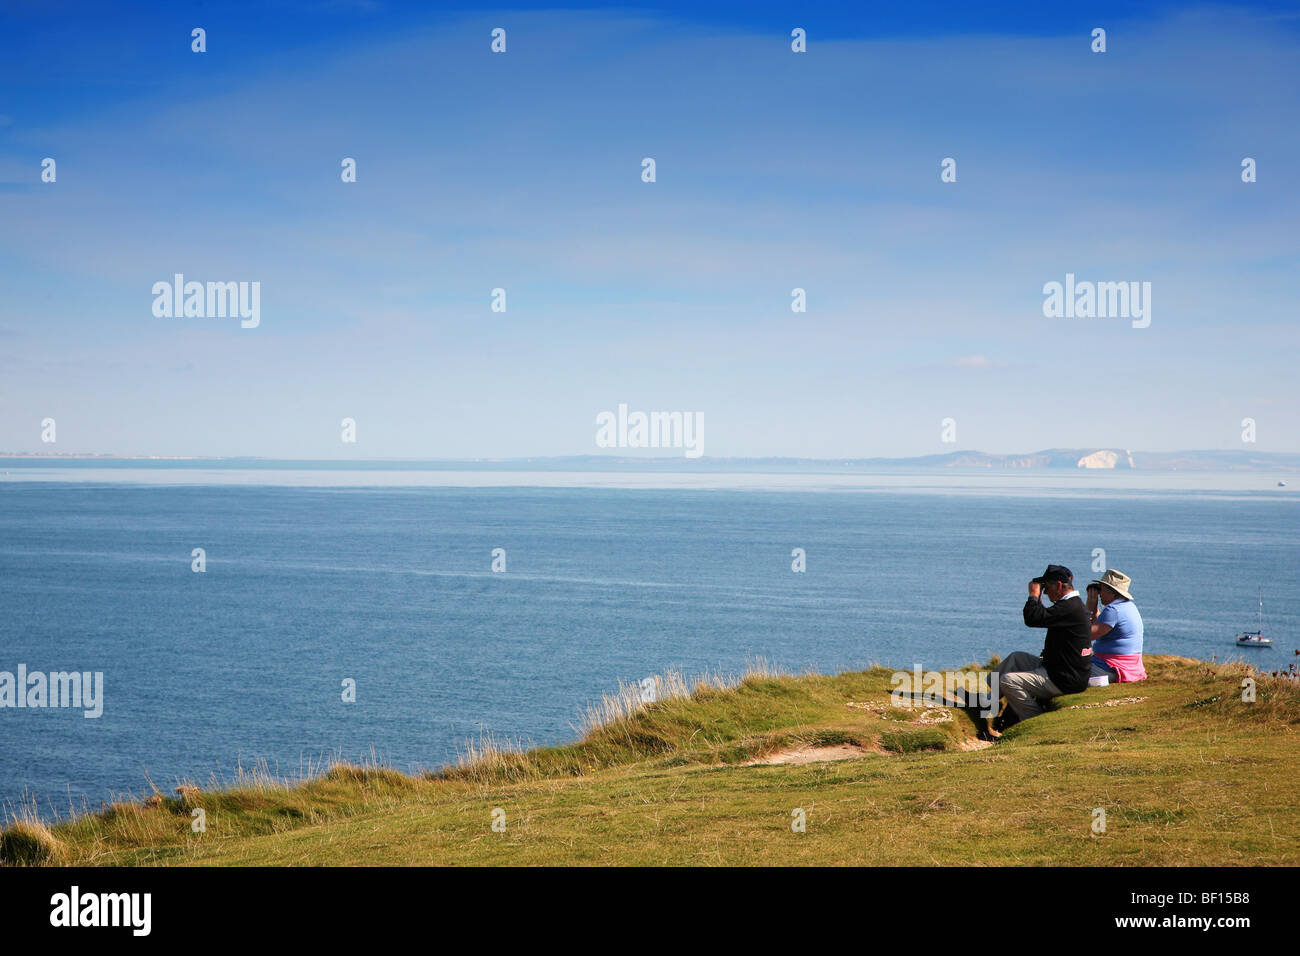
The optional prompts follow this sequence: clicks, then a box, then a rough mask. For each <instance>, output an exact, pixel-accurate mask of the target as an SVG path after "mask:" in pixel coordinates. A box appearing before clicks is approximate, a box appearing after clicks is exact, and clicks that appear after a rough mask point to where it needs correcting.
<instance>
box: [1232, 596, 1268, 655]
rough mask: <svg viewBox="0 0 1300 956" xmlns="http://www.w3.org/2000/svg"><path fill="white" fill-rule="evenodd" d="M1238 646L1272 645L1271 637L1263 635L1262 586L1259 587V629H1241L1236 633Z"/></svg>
mask: <svg viewBox="0 0 1300 956" xmlns="http://www.w3.org/2000/svg"><path fill="white" fill-rule="evenodd" d="M1237 646H1238V647H1272V646H1273V639H1272V638H1269V637H1265V636H1264V588H1263V587H1262V586H1261V587H1260V589H1259V630H1257V631H1242V632H1241V633H1240V634H1238V635H1237Z"/></svg>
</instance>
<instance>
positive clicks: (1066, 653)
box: [993, 564, 1092, 733]
mask: <svg viewBox="0 0 1300 956" xmlns="http://www.w3.org/2000/svg"><path fill="white" fill-rule="evenodd" d="M1044 592H1045V593H1046V594H1047V596H1048V598H1049V599H1050V600H1051V602H1052V605H1051V607H1043V602H1042V600H1041V597H1040V595H1041V594H1042V593H1044ZM1024 617H1025V626H1026V627H1045V628H1047V639H1046V641H1045V642H1044V644H1043V650H1042V652H1041V653H1039V654H1031V653H1029V652H1028V651H1016V652H1015V653H1013V654H1010V655H1008V656H1007V659H1006V660H1004V661H1003V662H1002V663H1001V664H999V665H998V674H999V678H998V682H999V688H1000V690H1001V692H1002V694H1003V696H1005V697H1006V699H1007V707H1006V710H1005V711H1003V712H1002V713H1001V714H999V715H998V716H997V717H996V718H995V719H994V721H993V729H994V730H996V731H998V732H999V733H1001V732H1002V731H1003V730H1005V729H1007V728H1008V727H1010V726H1011V725H1012V724H1015V723H1019V722H1020V721H1022V720H1028V719H1029V718H1030V717H1037V716H1038V715H1039V714H1041V713H1042V712H1043V702H1044V701H1047V700H1051V699H1052V698H1053V697H1060V696H1061V695H1063V694H1077V693H1079V692H1080V691H1082V690H1085V689H1087V687H1088V677H1089V674H1090V672H1091V669H1092V616H1091V615H1090V614H1089V613H1088V609H1087V608H1086V607H1085V606H1084V604H1083V601H1082V600H1081V599H1080V597H1079V592H1078V591H1076V590H1075V589H1074V575H1073V574H1071V573H1070V569H1069V568H1067V567H1063V566H1061V565H1059V564H1049V565H1048V566H1047V570H1046V571H1044V572H1043V574H1042V576H1041V577H1037V578H1034V579H1033V580H1032V581H1030V582H1029V599H1028V600H1027V601H1025V608H1024Z"/></svg>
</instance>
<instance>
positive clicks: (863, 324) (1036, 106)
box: [0, 2, 1300, 457]
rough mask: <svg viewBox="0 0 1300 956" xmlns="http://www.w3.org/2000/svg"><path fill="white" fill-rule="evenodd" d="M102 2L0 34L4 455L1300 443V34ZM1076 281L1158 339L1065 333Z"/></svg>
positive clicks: (1023, 8) (1133, 11) (941, 9)
mask: <svg viewBox="0 0 1300 956" xmlns="http://www.w3.org/2000/svg"><path fill="white" fill-rule="evenodd" d="M101 6H102V5H99V4H93V5H83V4H61V3H58V2H54V3H40V4H37V3H31V4H26V3H21V2H20V3H17V4H13V3H11V4H9V5H7V7H6V12H5V13H4V14H0V37H2V38H3V39H0V43H3V45H4V49H3V56H2V57H0V77H2V78H3V81H2V83H0V223H3V226H2V228H0V250H2V254H0V450H9V451H29V452H31V451H61V452H78V451H88V452H111V453H119V454H145V455H148V454H154V455H263V456H271V457H354V456H364V457H388V456H392V457H478V456H500V457H512V456H526V455H553V454H554V455H559V454H587V453H595V452H596V451H598V449H597V448H596V447H595V442H594V436H595V431H596V428H595V417H596V415H597V413H599V412H601V411H604V410H607V409H614V408H616V407H617V405H618V404H619V403H627V404H628V405H629V406H630V407H632V408H633V409H643V410H646V411H651V410H683V411H694V412H699V413H702V415H703V416H704V420H705V423H706V428H705V446H704V449H705V454H706V455H709V456H719V455H741V456H756V455H801V456H812V457H837V456H855V457H857V456H872V455H911V454H927V453H935V452H944V451H950V450H952V448H953V446H952V445H945V444H941V443H940V421H941V419H943V418H948V417H951V418H953V419H955V420H956V422H957V432H958V436H957V437H958V441H957V447H961V448H981V449H984V450H987V451H1028V450H1034V449H1037V448H1044V447H1051V446H1063V445H1064V446H1076V445H1081V446H1086V445H1097V446H1121V447H1129V448H1135V449H1150V450H1162V449H1176V448H1233V447H1243V446H1242V444H1241V440H1240V439H1241V425H1240V423H1241V420H1242V419H1243V418H1246V417H1250V418H1253V419H1255V420H1256V422H1257V435H1258V443H1257V444H1256V445H1254V446H1249V447H1253V448H1255V449H1258V450H1267V451H1300V429H1297V428H1296V427H1295V423H1296V421H1297V420H1300V399H1298V397H1297V388H1296V384H1295V380H1296V375H1295V364H1296V358H1297V355H1298V354H1300V349H1298V348H1297V346H1300V331H1298V329H1300V326H1298V325H1297V295H1296V276H1297V274H1300V270H1297V268H1296V261H1297V253H1298V252H1300V236H1298V235H1297V230H1296V227H1295V224H1296V222H1297V221H1300V217H1298V216H1297V213H1300V208H1298V207H1300V203H1298V202H1297V194H1298V192H1300V185H1297V184H1298V183H1300V159H1298V158H1297V157H1300V142H1297V140H1298V139H1300V132H1298V130H1297V126H1296V123H1295V117H1296V116H1297V115H1300V109H1298V107H1300V16H1298V15H1297V13H1296V11H1295V8H1294V7H1291V8H1289V9H1288V8H1287V7H1284V6H1282V5H1278V4H1263V5H1255V6H1250V7H1227V6H1186V5H1158V6H1150V7H1141V6H1133V5H1131V4H1123V5H1119V4H1094V5H1088V6H1078V7H1070V6H1061V7H1058V6H1056V5H1040V4H1016V5H995V6H993V7H991V8H983V9H979V10H976V11H974V12H971V11H963V10H962V9H961V8H959V7H956V6H950V5H947V4H929V5H921V6H907V5H895V6H891V7H890V8H889V9H887V10H886V9H881V10H869V11H866V12H864V11H863V7H862V5H860V4H840V5H833V4H827V5H821V6H818V7H817V9H816V11H815V12H814V13H808V12H805V11H804V9H803V7H802V6H799V5H790V6H788V7H776V6H770V5H768V6H764V5H762V4H740V3H736V4H723V5H711V6H710V7H709V9H708V10H706V11H701V10H699V9H698V8H697V7H695V6H688V5H647V6H644V7H640V8H637V9H635V10H631V9H627V10H622V11H620V10H615V9H608V8H601V7H599V6H595V5H590V4H570V5H568V6H567V8H566V9H565V10H563V11H555V10H548V9H546V8H545V7H543V6H541V5H528V7H527V8H524V7H515V8H512V9H503V10H500V11H495V12H490V13H484V12H481V11H476V12H468V13H467V12H458V11H457V10H455V9H453V8H433V7H427V6H419V7H417V6H415V5H411V6H406V5H399V4H387V3H381V2H374V3H349V2H328V3H314V4H313V3H270V4H247V5H218V4H206V5H192V6H187V5H184V4H177V5H170V4H169V5H161V4H160V5H158V7H159V8H158V9H157V10H151V9H150V8H149V6H148V5H123V6H120V7H117V8H115V9H114V10H113V11H112V12H111V13H110V12H105V11H104V10H103V9H101ZM1040 6H1047V7H1051V9H1048V10H1043V9H1039V8H1040ZM195 26H202V27H204V28H205V29H206V30H207V33H208V38H207V43H208V51H207V52H206V53H203V54H195V53H192V52H190V29H191V28H192V27H195ZM497 26H501V27H505V28H506V30H507V37H508V51H507V53H505V54H504V55H494V54H492V53H491V52H490V51H489V42H490V36H489V33H490V30H491V29H492V28H493V27H497ZM796 26H800V27H804V28H805V29H807V31H808V42H809V50H808V52H807V53H805V54H794V53H792V52H791V51H790V46H789V43H790V40H789V33H790V30H791V29H792V28H794V27H796ZM1096 26H1100V27H1104V28H1105V29H1106V30H1107V45H1108V49H1107V52H1106V53H1104V54H1094V53H1092V52H1091V51H1090V49H1089V43H1090V36H1089V35H1090V31H1091V29H1092V28H1093V27H1096ZM47 156H48V157H53V158H55V159H56V161H57V163H58V167H57V168H58V180H57V182H55V183H52V184H51V183H42V182H41V181H40V172H41V169H40V164H41V160H42V159H43V158H44V157H47ZM647 156H649V157H653V158H654V159H655V161H656V164H657V181H656V182H654V183H643V182H642V181H641V160H642V158H643V157H647ZM1247 156H1249V157H1252V158H1254V159H1255V160H1256V162H1257V164H1258V177H1259V178H1258V182H1255V183H1251V184H1245V183H1242V182H1241V177H1240V163H1241V160H1242V158H1243V157H1247ZM343 157H354V158H355V159H356V160H357V164H358V181H357V182H356V183H350V184H344V183H342V182H341V181H340V178H339V171H340V166H339V164H340V160H341V159H342V158H343ZM944 157H953V158H955V159H956V161H957V172H958V176H957V182H955V183H941V182H940V179H939V171H940V170H939V164H940V161H941V159H943V158H944ZM176 272H182V273H184V274H185V275H186V277H187V278H188V279H198V280H222V281H225V280H234V281H258V282H260V283H261V287H262V295H261V324H260V325H259V327H258V328H256V329H241V328H240V327H239V322H238V321H237V320H229V319H193V318H191V319H180V318H170V319H168V318H157V317H155V316H154V315H153V313H152V310H151V306H152V302H153V296H152V294H151V291H150V290H151V287H152V285H153V283H154V282H156V281H159V280H169V279H170V278H171V276H172V275H173V274H174V273H176ZM1067 272H1071V273H1075V274H1076V275H1077V276H1078V277H1079V278H1080V279H1093V280H1099V281H1129V280H1136V281H1149V282H1151V283H1152V299H1153V301H1152V316H1151V324H1150V326H1149V327H1148V328H1145V329H1134V328H1132V327H1131V325H1130V323H1129V322H1128V321H1127V320H1124V319H1115V318H1093V319H1084V318H1076V319H1049V318H1045V317H1044V316H1043V312H1042V302H1043V294H1042V287H1043V284H1044V283H1046V282H1050V281H1061V280H1063V279H1064V276H1065V274H1066V273H1067ZM496 287H503V288H505V289H506V290H507V301H508V311H507V312H505V313H493V312H492V311H491V310H490V296H491V290H492V289H493V288H496ZM795 287H801V288H804V289H806V290H807V297H808V311H807V312H806V313H802V314H796V313H792V312H791V310H790V292H791V289H793V288H795ZM46 417H52V418H54V419H55V420H56V421H57V423H58V426H57V427H58V442H57V444H56V445H54V446H50V445H45V444H42V443H41V441H40V434H41V427H40V422H41V420H42V419H44V418H46ZM344 417H351V418H354V419H355V420H356V421H357V434H358V441H357V443H356V444H354V445H345V444H342V443H341V442H340V427H339V423H340V420H341V419H342V418H344Z"/></svg>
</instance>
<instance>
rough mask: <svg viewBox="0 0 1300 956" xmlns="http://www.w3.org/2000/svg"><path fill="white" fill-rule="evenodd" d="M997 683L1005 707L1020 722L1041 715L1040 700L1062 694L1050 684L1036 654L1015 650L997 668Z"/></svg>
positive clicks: (1045, 670) (1050, 681)
mask: <svg viewBox="0 0 1300 956" xmlns="http://www.w3.org/2000/svg"><path fill="white" fill-rule="evenodd" d="M998 675H999V676H998V683H999V686H1000V688H1001V691H1002V694H1003V696H1004V697H1006V699H1007V704H1008V705H1009V706H1010V707H1011V709H1012V710H1014V711H1015V712H1016V716H1017V717H1019V718H1020V719H1021V720H1028V719H1029V718H1030V717H1037V716H1038V715H1039V714H1041V713H1042V712H1043V705H1042V701H1045V700H1051V699H1052V698H1053V697H1060V696H1061V695H1062V694H1063V693H1064V691H1062V690H1061V689H1060V688H1059V687H1057V686H1056V685H1055V684H1053V683H1052V679H1051V678H1050V677H1048V676H1047V668H1046V667H1044V666H1043V661H1042V659H1041V658H1040V657H1039V656H1038V655H1037V654H1030V653H1029V652H1028V651H1016V652H1015V653H1014V654H1009V655H1008V656H1007V659H1006V660H1004V661H1003V662H1002V663H1001V664H999V665H998Z"/></svg>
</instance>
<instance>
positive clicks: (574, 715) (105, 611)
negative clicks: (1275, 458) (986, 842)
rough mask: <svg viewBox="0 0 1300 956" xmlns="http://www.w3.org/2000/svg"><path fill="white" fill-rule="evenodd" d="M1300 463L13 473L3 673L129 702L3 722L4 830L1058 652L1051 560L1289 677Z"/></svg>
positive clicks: (302, 467) (8, 498)
mask: <svg viewBox="0 0 1300 956" xmlns="http://www.w3.org/2000/svg"><path fill="white" fill-rule="evenodd" d="M1284 477H1285V476H1283V475H1269V474H1261V473H1254V472H1250V473H1224V474H1216V473H1203V472H1196V473H1168V474H1163V473H1160V474H1155V473H1138V472H1131V473H1113V472H1108V473H1105V474H1091V473H1088V474H1083V473H1076V472H1073V471H1061V472H1023V473H1010V472H995V473H990V472H987V471H985V472H979V473H962V472H947V471H945V472H941V473H936V472H931V471H926V472H920V471H918V472H916V473H906V472H903V471H898V470H882V471H880V472H878V473H870V472H861V471H846V470H844V469H840V470H836V471H831V470H827V471H824V472H818V471H816V470H802V471H800V470H785V471H781V470H775V471H769V472H754V471H750V472H729V471H725V470H712V471H710V470H703V469H701V470H689V469H683V470H679V471H654V470H649V471H645V470H642V471H638V470H637V469H636V468H635V467H631V466H629V467H625V468H621V469H603V470H596V469H589V470H584V471H574V470H557V469H554V468H549V469H548V468H545V467H533V466H504V465H503V466H493V465H491V464H482V465H473V464H464V463H460V464H455V465H446V464H439V465H426V466H421V465H419V464H409V463H402V464H385V463H379V464H376V463H367V464H365V465H364V466H362V465H358V464H356V463H347V462H344V463H307V464H304V463H301V462H279V463H276V462H229V461H226V462H212V461H201V460H191V461H126V462H123V461H113V462H103V461H96V460H89V461H86V460H69V461H66V462H60V461H55V460H49V459H36V458H29V459H23V458H16V459H0V672H9V673H13V674H16V673H17V671H18V668H19V667H20V666H22V667H24V668H25V669H26V671H27V672H28V673H29V674H31V673H34V672H42V673H47V674H48V673H50V672H71V671H77V672H83V673H89V674H101V675H102V685H101V686H102V695H101V699H100V700H99V702H98V705H97V706H99V707H102V713H101V714H100V715H99V716H97V717H96V716H92V717H87V716H85V710H84V708H83V709H75V708H49V707H46V708H16V707H0V814H4V813H13V812H18V811H19V810H21V809H22V808H27V809H28V810H35V811H36V812H38V813H39V814H40V815H41V816H43V817H45V818H47V819H52V818H58V817H67V816H68V815H69V814H75V813H80V812H84V811H86V810H95V809H98V808H99V807H100V806H101V804H102V803H103V802H111V801H113V800H116V799H136V798H138V797H140V796H141V795H143V794H147V793H150V792H152V790H153V788H154V787H157V788H158V789H160V790H163V791H170V790H171V789H172V788H174V787H175V786H176V785H177V784H178V783H180V782H193V783H196V784H198V785H200V786H204V787H206V786H212V785H215V784H218V783H221V782H227V783H228V782H230V781H231V780H233V779H234V778H235V777H236V776H237V774H238V773H239V772H240V770H241V768H242V769H243V770H244V771H249V770H254V769H257V768H261V769H263V770H264V771H266V772H270V773H272V774H275V775H278V776H281V777H284V778H289V779H296V778H298V777H301V776H303V775H306V774H309V773H312V772H315V771H318V770H319V769H320V768H321V767H322V766H324V765H327V764H328V763H329V762H330V761H332V760H336V759H343V760H351V761H378V762H380V763H384V764H386V765H390V766H393V767H396V768H398V769H401V770H404V771H411V772H415V771H420V770H427V769H433V768H437V767H439V766H442V765H444V764H446V763H447V762H449V761H452V760H454V759H455V758H456V755H457V753H458V752H460V751H461V750H463V749H464V747H465V745H466V743H467V742H468V741H472V740H476V739H478V738H479V737H480V736H481V735H483V734H491V735H493V736H495V737H496V738H498V739H505V740H510V741H513V742H515V743H518V744H520V745H523V746H529V745H534V744H536V745H543V744H555V743H562V742H566V741H570V740H573V739H575V738H576V737H577V735H578V731H577V730H576V729H575V728H576V725H577V724H578V723H579V721H580V717H581V714H582V711H583V709H584V707H585V706H586V705H588V704H590V703H592V702H594V701H596V700H598V699H599V698H600V697H601V695H602V694H606V693H611V692H613V691H615V690H616V689H617V688H618V686H619V683H620V681H622V682H627V683H636V682H639V681H641V680H642V679H643V678H645V677H648V676H651V675H654V674H663V673H666V672H670V671H675V672H679V673H682V674H684V675H686V676H688V677H689V676H692V675H699V674H702V673H705V672H708V673H721V674H742V673H744V671H745V670H746V668H747V667H749V666H750V665H751V664H752V663H754V662H756V661H760V660H761V661H764V662H766V663H767V664H768V665H770V666H774V667H776V668H779V669H781V670H785V671H789V672H792V673H803V672H808V671H817V672H839V671H843V670H847V669H860V668H865V667H867V666H870V665H872V664H881V665H885V666H887V667H890V668H894V669H899V670H911V669H912V668H913V667H914V666H916V665H918V664H919V665H920V666H922V667H923V668H949V667H960V666H964V665H967V664H971V663H981V662H984V661H987V659H988V658H989V656H990V655H992V654H1001V655H1005V654H1006V653H1008V652H1010V651H1014V650H1032V651H1037V650H1038V649H1039V648H1040V647H1041V639H1042V632H1041V631H1031V630H1029V629H1027V628H1025V627H1024V625H1023V623H1022V621H1021V617H1020V609H1021V606H1022V604H1023V601H1024V594H1025V584H1026V582H1027V581H1028V579H1029V578H1031V577H1033V576H1034V575H1036V574H1039V573H1041V572H1042V570H1043V569H1044V568H1045V567H1046V565H1047V564H1048V563H1055V564H1064V565H1066V566H1068V567H1070V568H1071V569H1073V571H1074V574H1075V578H1076V581H1079V582H1080V583H1084V582H1086V581H1087V580H1089V579H1091V578H1092V577H1096V576H1097V575H1098V574H1099V573H1100V570H1101V569H1103V568H1106V567H1111V568H1118V569H1120V570H1122V571H1123V572H1125V573H1126V574H1129V575H1130V576H1131V577H1132V578H1133V580H1134V585H1133V593H1134V597H1135V598H1136V602H1137V605H1138V607H1139V609H1140V611H1141V614H1142V617H1143V619H1144V620H1145V624H1146V647H1145V650H1146V652H1147V653H1153V654H1178V655H1185V656H1188V657H1194V658H1199V659H1203V660H1211V659H1218V660H1230V659H1243V660H1248V661H1250V662H1252V663H1255V664H1256V665H1257V666H1262V667H1264V668H1265V669H1285V668H1287V667H1289V666H1290V665H1291V664H1292V663H1294V662H1296V661H1300V657H1297V656H1296V655H1295V653H1294V652H1295V650H1296V649H1297V648H1300V610H1297V609H1300V575H1298V574H1297V566H1298V565H1300V534H1298V532H1300V495H1297V489H1296V487H1294V486H1295V485H1297V484H1300V483H1298V482H1296V481H1294V480H1293V481H1290V482H1289V484H1288V485H1287V486H1286V487H1281V486H1279V484H1278V482H1279V480H1282V479H1283V478H1284ZM198 549H201V552H198V553H196V552H197V551H198ZM800 555H802V563H803V566H804V568H805V570H802V571H797V570H795V569H794V568H795V567H796V566H797V565H798V564H799V563H800ZM198 567H202V570H196V568H198ZM1261 594H1262V599H1263V620H1264V632H1265V634H1266V635H1267V636H1270V637H1272V638H1273V640H1274V647H1273V648H1272V649H1270V650H1254V649H1239V648H1237V647H1236V646H1235V645H1234V643H1233V638H1234V636H1235V635H1236V634H1237V633H1238V632H1240V631H1243V630H1247V629H1250V630H1254V629H1255V627H1256V620H1257V616H1258V613H1259V612H1258V607H1259V601H1260V596H1261ZM92 680H93V678H92ZM349 698H354V699H349Z"/></svg>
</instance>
